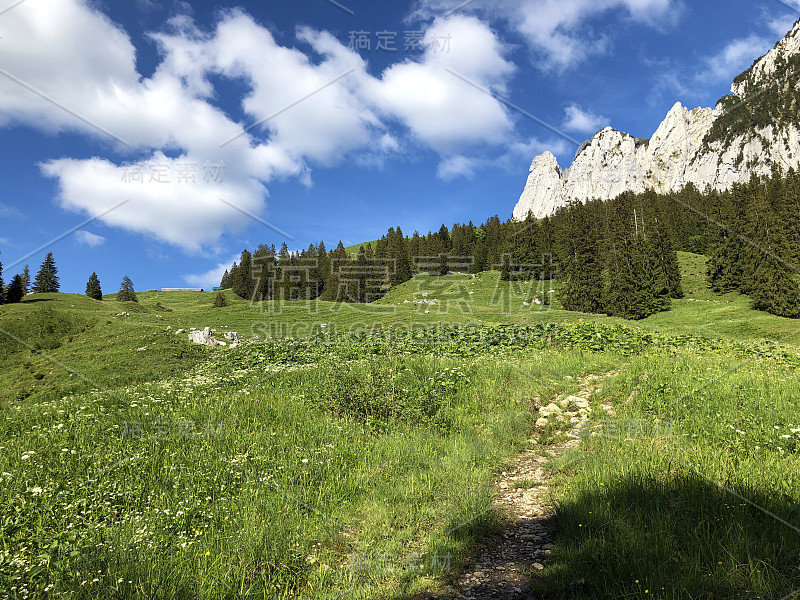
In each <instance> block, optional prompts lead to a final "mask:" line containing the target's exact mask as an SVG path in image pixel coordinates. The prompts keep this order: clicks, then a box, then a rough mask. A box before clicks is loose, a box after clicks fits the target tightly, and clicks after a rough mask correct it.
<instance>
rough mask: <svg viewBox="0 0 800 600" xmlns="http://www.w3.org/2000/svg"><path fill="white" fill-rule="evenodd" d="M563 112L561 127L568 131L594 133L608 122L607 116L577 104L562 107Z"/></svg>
mask: <svg viewBox="0 0 800 600" xmlns="http://www.w3.org/2000/svg"><path fill="white" fill-rule="evenodd" d="M564 113H565V114H564V122H563V123H562V127H563V128H564V129H566V130H568V131H577V132H579V133H594V132H596V131H599V130H600V129H602V128H603V127H606V126H607V125H608V124H609V120H608V118H607V117H601V116H598V115H595V114H593V113H591V112H589V111H585V110H583V109H582V108H581V107H580V106H578V105H577V104H570V105H569V106H567V107H566V108H565V109H564Z"/></svg>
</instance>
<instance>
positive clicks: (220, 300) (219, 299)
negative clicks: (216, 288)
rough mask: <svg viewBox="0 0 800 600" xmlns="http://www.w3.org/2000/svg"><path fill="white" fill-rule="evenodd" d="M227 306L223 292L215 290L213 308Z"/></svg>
mask: <svg viewBox="0 0 800 600" xmlns="http://www.w3.org/2000/svg"><path fill="white" fill-rule="evenodd" d="M226 306H228V299H227V298H226V297H225V292H217V295H216V296H215V297H214V308H224V307H226Z"/></svg>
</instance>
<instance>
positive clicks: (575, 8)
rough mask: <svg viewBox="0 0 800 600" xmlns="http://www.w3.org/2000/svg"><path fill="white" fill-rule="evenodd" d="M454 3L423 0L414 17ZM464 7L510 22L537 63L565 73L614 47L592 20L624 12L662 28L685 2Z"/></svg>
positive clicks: (545, 0) (526, 1)
mask: <svg viewBox="0 0 800 600" xmlns="http://www.w3.org/2000/svg"><path fill="white" fill-rule="evenodd" d="M455 5H456V3H455V2H454V0H418V8H417V10H416V11H415V12H414V13H413V16H414V17H417V18H430V17H432V16H435V15H437V14H442V13H444V12H446V11H447V10H449V9H452V8H453V7H454V6H455ZM462 11H474V12H478V13H480V14H482V15H485V18H486V19H503V20H505V21H507V22H508V24H509V26H510V27H511V28H513V29H514V30H516V31H517V32H518V33H519V34H521V35H522V36H523V37H524V38H525V40H526V42H527V43H528V46H529V47H530V49H531V50H533V52H534V54H535V56H536V58H537V60H536V61H535V62H534V64H535V65H536V66H538V67H540V68H542V69H544V70H556V71H563V70H565V69H568V68H571V67H574V66H575V65H577V64H579V63H580V62H582V61H584V60H586V59H587V58H588V57H589V56H591V55H593V54H599V53H602V52H605V51H606V50H607V49H608V48H609V46H610V44H611V42H612V40H611V39H610V38H609V37H608V36H607V35H602V34H595V33H594V32H593V31H592V29H591V27H590V21H591V19H593V18H596V17H598V16H599V15H602V14H604V13H608V12H610V11H620V12H622V13H623V14H624V15H625V16H626V17H627V19H628V20H629V21H632V22H635V23H639V24H643V25H645V26H648V27H652V28H654V29H657V30H660V29H662V28H665V27H671V26H674V25H675V24H676V23H677V21H678V18H679V16H680V13H681V4H680V2H679V0H476V1H475V2H472V3H470V4H468V5H466V6H464V7H463V8H462Z"/></svg>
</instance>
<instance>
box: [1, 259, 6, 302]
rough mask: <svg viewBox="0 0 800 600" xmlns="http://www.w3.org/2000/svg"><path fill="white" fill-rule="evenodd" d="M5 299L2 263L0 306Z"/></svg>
mask: <svg viewBox="0 0 800 600" xmlns="http://www.w3.org/2000/svg"><path fill="white" fill-rule="evenodd" d="M4 298H5V286H4V284H3V263H1V262H0V304H3V302H4Z"/></svg>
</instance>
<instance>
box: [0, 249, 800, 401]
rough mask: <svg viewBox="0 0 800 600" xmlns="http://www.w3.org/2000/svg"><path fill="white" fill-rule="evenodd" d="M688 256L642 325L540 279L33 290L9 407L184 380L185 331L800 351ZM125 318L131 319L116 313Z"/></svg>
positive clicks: (783, 323)
mask: <svg viewBox="0 0 800 600" xmlns="http://www.w3.org/2000/svg"><path fill="white" fill-rule="evenodd" d="M680 259H681V265H682V272H683V278H684V289H685V291H686V297H685V298H684V299H682V300H676V301H674V302H673V309H672V310H671V311H669V312H665V313H660V314H657V315H653V316H651V317H649V318H648V319H645V320H643V321H638V322H636V323H631V322H627V321H624V320H622V319H616V318H610V317H605V316H598V315H584V314H579V313H570V312H567V311H563V310H558V303H557V301H556V302H554V304H553V306H552V307H547V306H541V305H536V304H534V303H532V302H528V305H527V306H526V305H525V303H526V302H527V301H529V300H531V298H532V297H541V296H542V293H543V292H546V291H547V290H544V289H543V288H542V287H541V283H540V282H501V281H500V280H499V273H497V272H486V273H479V274H477V275H475V276H474V277H473V276H471V275H463V274H452V275H447V276H444V277H432V276H430V275H427V274H423V275H419V276H417V277H414V278H413V279H412V280H411V281H408V282H406V283H404V284H402V285H400V286H398V287H396V288H394V289H392V290H391V291H390V292H389V293H388V294H387V295H386V296H385V297H384V298H382V299H381V300H379V301H377V302H375V303H373V304H370V305H342V304H333V303H330V302H311V303H306V302H265V303H250V302H248V301H246V300H243V299H241V298H239V297H237V296H236V295H234V294H232V293H231V292H230V291H227V292H226V295H227V297H228V300H229V303H230V306H228V307H225V308H213V306H212V304H213V299H214V295H213V294H212V293H209V292H160V291H145V292H139V293H138V297H139V303H138V304H137V303H130V302H127V303H120V302H116V301H115V300H114V298H115V295H109V296H106V297H105V298H104V300H103V301H102V302H98V301H95V300H91V299H89V298H86V297H85V296H81V295H77V294H42V295H36V294H34V295H31V296H28V297H27V298H26V299H25V301H24V302H23V303H21V304H18V305H10V306H3V307H2V308H0V328H2V329H3V330H5V331H6V332H7V333H8V334H9V335H6V334H2V332H0V357H1V358H2V360H3V363H4V369H3V370H2V373H0V386H1V387H0V402H2V401H3V400H8V399H10V398H23V397H28V396H31V397H33V398H37V397H40V398H43V399H47V398H54V397H58V396H60V395H64V394H67V393H72V392H76V391H80V390H86V389H92V388H93V387H116V386H119V385H131V384H135V383H140V382H145V381H153V380H157V379H159V378H161V377H163V376H168V375H171V374H175V373H178V372H181V371H182V370H185V369H187V368H191V367H192V366H194V365H195V364H197V363H198V362H199V361H201V360H203V359H204V357H206V356H207V355H208V352H207V351H206V349H204V348H198V347H197V346H195V345H193V344H190V343H189V342H188V341H187V339H186V336H176V335H174V332H175V331H177V330H178V329H181V328H182V329H185V330H187V331H188V330H189V329H190V328H191V327H195V328H198V329H202V328H203V327H211V328H212V329H214V330H220V331H221V330H234V331H238V332H239V333H240V334H242V336H243V337H245V338H247V339H249V338H252V337H253V336H258V337H259V338H261V339H266V338H284V337H292V338H297V337H307V336H309V335H313V334H314V333H318V332H320V331H321V330H323V329H325V330H327V331H329V332H330V331H338V332H347V331H362V330H368V329H371V328H373V327H401V328H408V327H431V326H437V325H444V324H461V325H468V324H477V325H491V324H509V323H521V324H526V323H527V324H532V323H565V322H574V321H576V320H583V321H585V322H603V323H610V324H627V325H629V326H635V327H638V328H641V329H644V330H650V331H660V332H664V333H669V334H692V335H698V334H699V335H704V336H708V337H715V338H717V337H718V338H724V339H732V340H754V339H767V340H773V341H778V342H783V343H787V344H798V345H800V340H798V338H797V336H796V335H795V334H796V332H797V327H796V322H795V321H793V320H790V319H784V318H781V317H775V316H773V315H769V314H767V313H763V312H757V311H753V310H751V309H750V308H749V300H748V299H747V298H746V297H744V296H742V295H740V294H735V293H734V294H726V295H724V296H718V295H715V294H713V293H711V292H710V291H709V290H708V289H707V286H706V284H705V266H704V265H705V258H704V257H702V256H699V255H694V254H687V253H681V254H680ZM545 287H547V288H548V290H549V289H550V286H549V285H546V286H545ZM123 312H127V313H130V314H129V316H117V315H118V314H119V313H123ZM323 324H324V325H325V328H322V327H321V325H323ZM167 327H171V328H172V329H171V330H168V329H167ZM42 336H44V337H45V338H47V339H46V340H44V339H42ZM145 347H146V348H147V350H143V351H141V352H138V351H137V350H138V349H139V348H145ZM32 348H33V349H36V348H41V349H42V350H46V351H47V357H45V356H44V355H41V354H36V353H32V352H31V349H32ZM60 363H63V364H60ZM76 372H77V373H81V374H82V376H79V375H77V374H76Z"/></svg>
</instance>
